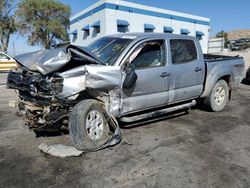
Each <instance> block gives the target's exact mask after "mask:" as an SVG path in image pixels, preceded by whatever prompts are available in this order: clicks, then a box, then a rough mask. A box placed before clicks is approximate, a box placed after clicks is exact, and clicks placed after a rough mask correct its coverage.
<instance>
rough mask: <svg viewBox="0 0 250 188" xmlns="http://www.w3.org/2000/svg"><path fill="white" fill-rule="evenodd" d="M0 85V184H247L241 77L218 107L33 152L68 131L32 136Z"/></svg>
mask: <svg viewBox="0 0 250 188" xmlns="http://www.w3.org/2000/svg"><path fill="white" fill-rule="evenodd" d="M0 77H2V78H0V81H2V80H4V78H3V75H0ZM0 90H1V92H0V177H1V178H0V187H126V188H127V187H175V188H176V187H192V188H194V187H197V188H198V187H199V188H200V187H218V188H223V187H225V188H230V187H242V188H243V187H246V188H247V187H250V178H249V177H250V116H249V114H250V105H249V102H250V86H249V85H240V86H239V87H238V88H237V90H236V91H234V92H233V97H232V101H231V102H230V103H229V105H228V106H227V108H226V109H225V110H224V111H223V112H218V113H211V112H206V111H203V110H200V109H193V110H190V111H189V114H187V115H182V114H178V115H175V116H168V117H164V118H161V119H154V120H151V121H147V122H141V123H139V124H129V125H126V128H123V140H122V142H121V143H120V144H119V145H117V146H115V147H112V148H108V149H105V150H102V151H98V152H93V153H86V154H84V155H83V156H81V157H77V158H75V157H72V158H55V157H50V156H47V155H44V154H42V153H40V152H39V150H38V146H39V144H40V143H46V144H56V143H63V144H70V140H69V137H68V135H62V136H52V137H39V138H36V136H35V134H34V133H33V132H31V131H29V130H28V129H27V128H26V127H25V126H24V124H23V122H22V120H21V119H20V118H19V117H17V116H16V115H15V112H16V111H15V109H13V108H9V107H8V100H13V99H15V98H16V97H17V96H16V94H15V92H14V91H12V90H6V89H5V86H3V85H0Z"/></svg>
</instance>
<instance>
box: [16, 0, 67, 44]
mask: <svg viewBox="0 0 250 188" xmlns="http://www.w3.org/2000/svg"><path fill="white" fill-rule="evenodd" d="M70 12H71V11H70V8H69V6H67V5H64V4H62V3H60V2H58V1H56V0H22V1H21V2H20V4H19V6H18V11H17V17H18V23H19V26H20V33H21V34H23V35H27V36H28V43H29V44H30V45H32V46H34V45H42V46H43V47H44V48H46V49H49V48H50V47H51V46H53V45H55V44H56V43H58V42H62V41H67V40H68V34H67V30H68V28H69V17H70Z"/></svg>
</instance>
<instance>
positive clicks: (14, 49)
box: [13, 41, 16, 57]
mask: <svg viewBox="0 0 250 188" xmlns="http://www.w3.org/2000/svg"><path fill="white" fill-rule="evenodd" d="M15 56H16V48H15V42H14V41H13V57H15Z"/></svg>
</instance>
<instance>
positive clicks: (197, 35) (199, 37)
mask: <svg viewBox="0 0 250 188" xmlns="http://www.w3.org/2000/svg"><path fill="white" fill-rule="evenodd" d="M204 35H205V34H204V33H203V32H202V31H196V37H197V38H198V39H199V40H202V37H203V36H204Z"/></svg>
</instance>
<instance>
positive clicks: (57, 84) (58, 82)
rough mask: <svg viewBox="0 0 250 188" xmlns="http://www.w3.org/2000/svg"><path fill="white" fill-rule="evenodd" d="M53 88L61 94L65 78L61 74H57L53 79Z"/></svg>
mask: <svg viewBox="0 0 250 188" xmlns="http://www.w3.org/2000/svg"><path fill="white" fill-rule="evenodd" d="M50 84H51V88H52V89H53V91H54V92H55V93H56V94H59V93H61V92H62V90H63V78H62V77H60V76H55V77H53V78H52V79H51V82H50Z"/></svg>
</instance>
